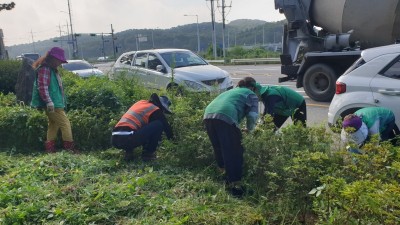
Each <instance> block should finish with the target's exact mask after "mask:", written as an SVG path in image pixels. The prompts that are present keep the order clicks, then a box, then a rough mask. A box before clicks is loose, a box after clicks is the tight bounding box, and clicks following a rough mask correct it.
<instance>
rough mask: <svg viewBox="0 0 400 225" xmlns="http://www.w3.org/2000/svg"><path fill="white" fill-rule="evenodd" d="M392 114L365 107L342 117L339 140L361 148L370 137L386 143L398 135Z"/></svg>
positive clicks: (385, 109)
mask: <svg viewBox="0 0 400 225" xmlns="http://www.w3.org/2000/svg"><path fill="white" fill-rule="evenodd" d="M395 122H396V120H395V116H394V113H393V112H392V111H391V110H390V109H387V108H383V107H365V108H362V109H359V110H357V111H356V112H355V113H353V114H349V115H347V116H345V117H344V119H343V123H342V133H341V139H342V141H343V142H349V141H353V142H355V143H356V144H357V145H358V146H361V145H363V144H364V143H365V141H367V140H368V139H369V137H371V136H372V135H378V138H379V140H381V141H386V140H390V139H392V138H394V137H395V135H396V134H399V128H398V127H397V126H396V123H395Z"/></svg>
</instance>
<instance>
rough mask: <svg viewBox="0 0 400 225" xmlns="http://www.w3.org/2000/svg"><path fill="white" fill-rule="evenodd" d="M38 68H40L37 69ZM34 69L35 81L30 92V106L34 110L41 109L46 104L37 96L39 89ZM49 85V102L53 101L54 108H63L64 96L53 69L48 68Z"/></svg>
mask: <svg viewBox="0 0 400 225" xmlns="http://www.w3.org/2000/svg"><path fill="white" fill-rule="evenodd" d="M39 68H40V67H39ZM39 68H38V69H36V71H35V73H36V76H35V81H34V82H33V90H32V101H31V106H32V107H35V108H43V107H46V102H44V101H43V99H42V98H41V97H40V95H39V89H38V84H37V79H38V74H37V71H38V70H39ZM50 71H51V73H50V77H49V79H50V85H49V87H48V88H49V95H50V98H51V100H52V101H53V104H54V108H65V101H64V96H63V93H62V90H61V87H60V85H59V84H58V79H57V74H56V72H55V70H54V69H51V68H50Z"/></svg>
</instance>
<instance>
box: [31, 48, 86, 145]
mask: <svg viewBox="0 0 400 225" xmlns="http://www.w3.org/2000/svg"><path fill="white" fill-rule="evenodd" d="M62 63H67V60H66V59H65V55H64V50H63V49H62V48H59V47H53V48H51V49H50V50H49V51H48V52H47V53H46V55H44V56H42V57H40V58H39V59H38V60H36V61H35V62H34V63H33V64H32V67H33V68H34V69H35V74H36V76H35V80H34V83H33V90H32V101H31V106H32V107H34V108H39V109H43V110H44V111H45V113H46V115H47V119H48V127H47V140H46V142H45V150H46V152H47V153H55V152H56V139H57V134H58V131H59V130H60V131H61V137H62V140H63V148H64V149H66V150H68V151H71V152H73V153H79V150H78V149H77V148H76V147H75V142H74V140H73V136H72V130H71V123H70V121H69V119H68V117H67V115H66V113H65V110H64V108H65V106H66V102H65V94H64V88H63V83H62V79H61V76H60V73H59V71H58V67H59V66H60V65H61V64H62Z"/></svg>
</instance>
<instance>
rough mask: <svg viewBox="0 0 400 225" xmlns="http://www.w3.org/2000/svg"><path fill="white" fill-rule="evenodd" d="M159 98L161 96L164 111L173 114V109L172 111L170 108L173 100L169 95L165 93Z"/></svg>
mask: <svg viewBox="0 0 400 225" xmlns="http://www.w3.org/2000/svg"><path fill="white" fill-rule="evenodd" d="M159 98H160V102H161V105H162V107H163V111H164V112H165V113H168V114H172V111H171V110H170V108H169V106H170V105H171V104H172V103H171V101H170V100H169V99H168V97H167V96H164V95H163V96H160V97H159Z"/></svg>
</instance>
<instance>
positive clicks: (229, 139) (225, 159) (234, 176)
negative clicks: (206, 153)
mask: <svg viewBox="0 0 400 225" xmlns="http://www.w3.org/2000/svg"><path fill="white" fill-rule="evenodd" d="M204 124H205V127H206V130H207V134H208V137H209V138H210V141H211V144H212V146H213V149H214V155H215V159H216V161H217V164H218V167H220V168H225V171H226V181H227V182H228V183H231V182H235V181H240V180H241V179H242V167H243V152H244V148H243V146H242V133H241V132H240V130H239V128H237V127H236V126H234V125H231V124H228V123H226V122H224V121H222V120H218V119H205V120H204Z"/></svg>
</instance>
